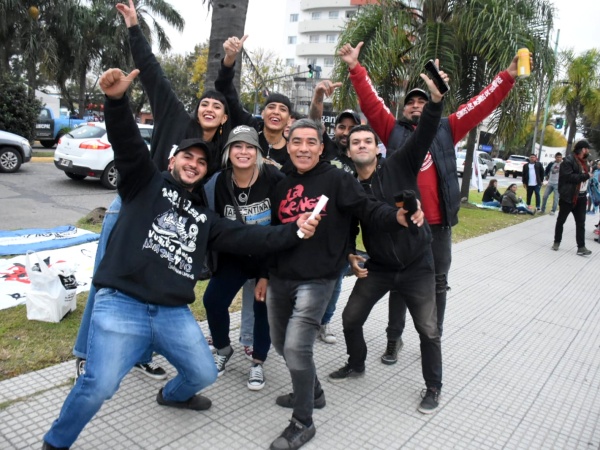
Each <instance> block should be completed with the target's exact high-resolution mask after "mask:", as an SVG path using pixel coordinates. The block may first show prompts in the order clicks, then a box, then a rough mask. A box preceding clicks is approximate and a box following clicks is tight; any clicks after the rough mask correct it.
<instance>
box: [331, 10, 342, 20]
mask: <svg viewBox="0 0 600 450" xmlns="http://www.w3.org/2000/svg"><path fill="white" fill-rule="evenodd" d="M339 16H340V13H339V11H329V18H330V19H337V18H338V17H339Z"/></svg>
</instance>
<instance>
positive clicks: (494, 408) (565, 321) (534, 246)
mask: <svg viewBox="0 0 600 450" xmlns="http://www.w3.org/2000/svg"><path fill="white" fill-rule="evenodd" d="M490 214H498V213H497V212H493V211H490ZM555 217H556V216H548V215H545V216H541V217H537V218H535V219H533V220H531V221H527V222H525V223H522V224H519V225H516V226H513V227H510V228H506V229H503V230H500V231H497V232H494V233H491V234H488V235H485V236H481V237H478V238H475V239H470V240H468V241H465V242H462V243H460V244H457V245H455V246H454V253H453V255H454V258H453V265H452V272H451V274H450V285H451V287H452V290H451V291H450V292H449V298H448V308H447V311H446V322H445V327H444V329H445V335H444V338H443V345H442V349H443V355H444V388H443V391H442V399H441V405H440V409H439V410H438V411H437V413H436V414H433V415H431V416H425V415H422V414H420V413H419V412H417V410H416V408H417V405H418V403H419V400H420V392H421V389H422V388H423V387H424V385H423V380H422V376H421V362H420V356H419V342H418V337H417V334H416V332H415V331H414V328H413V327H412V324H410V323H409V324H408V326H407V332H406V333H405V335H404V343H405V345H404V349H403V350H402V352H401V353H400V360H399V362H398V363H397V364H396V365H393V366H385V365H383V364H381V362H380V361H379V356H380V354H381V353H382V351H383V350H384V348H385V343H386V340H385V332H384V330H385V327H386V323H387V301H384V300H382V301H381V302H380V303H379V304H378V305H377V306H376V307H375V309H374V310H373V313H372V314H371V317H370V318H369V320H368V322H367V324H366V329H365V336H366V338H367V340H368V345H369V349H370V354H369V356H368V359H367V375H366V376H365V377H364V378H361V379H358V380H350V381H347V382H345V383H337V384H332V383H329V382H327V380H326V377H327V374H328V373H330V372H331V371H333V370H335V369H337V368H339V367H340V366H342V365H343V364H344V362H345V357H346V355H345V346H344V343H343V334H342V328H341V319H340V317H341V314H340V312H341V309H342V308H343V305H344V304H345V303H346V299H347V297H348V295H349V293H350V291H351V289H352V286H353V284H354V278H347V279H346V280H345V283H344V286H343V292H342V297H341V298H340V303H339V305H338V306H339V309H338V312H336V315H335V316H334V321H333V322H332V326H333V329H334V331H335V333H336V335H337V337H338V343H337V344H336V345H328V344H324V343H322V342H320V341H319V342H317V343H316V346H315V351H316V354H315V360H316V365H317V369H318V373H319V376H320V378H321V381H322V383H323V387H324V389H325V393H326V398H327V406H326V408H324V409H322V410H317V411H316V412H315V417H314V418H315V423H316V426H317V435H316V437H315V438H314V439H313V440H312V441H311V442H310V443H309V444H307V445H306V446H305V448H306V449H307V450H309V449H344V450H345V449H399V448H407V449H411V448H414V449H448V448H477V449H480V448H484V449H487V448H506V449H516V448H522V449H538V448H548V449H555V448H561V449H591V448H595V449H597V448H599V447H600V406H599V405H600V326H599V325H598V324H600V302H599V299H600V277H599V275H600V245H598V244H597V243H596V242H594V241H593V240H592V237H593V234H592V230H593V229H594V228H593V225H594V223H595V221H596V220H597V217H596V216H594V217H591V216H588V220H587V224H586V229H587V233H586V236H587V246H588V248H590V249H591V250H592V251H593V254H592V255H591V256H590V257H581V256H577V255H576V254H575V252H576V246H575V230H574V223H573V219H572V218H571V217H569V219H568V221H567V224H566V226H565V232H564V239H563V243H562V245H561V249H560V250H559V251H558V252H554V251H552V250H551V249H550V246H551V245H552V237H553V230H554V223H555ZM232 324H233V326H239V313H238V314H237V315H236V316H235V318H234V320H233V321H232ZM236 324H237V325H236ZM202 326H203V327H205V324H203V325H202ZM235 333H237V330H235V331H233V332H232V335H234V334H235ZM157 360H158V361H159V362H160V363H164V364H166V363H165V361H164V359H162V357H161V358H157ZM249 366H250V363H249V362H248V361H247V360H246V359H245V358H244V356H243V352H242V350H241V347H239V346H237V347H235V353H234V356H233V358H232V359H231V361H230V362H229V364H228V366H227V372H226V373H225V374H224V375H223V376H222V377H220V378H219V380H218V381H217V382H216V383H215V384H214V385H213V386H212V387H211V388H209V389H207V390H206V392H205V394H206V395H207V396H208V397H210V398H211V399H212V400H213V407H212V409H211V410H210V411H208V412H192V411H181V410H173V409H170V408H164V407H161V406H159V405H157V403H156V401H155V397H156V393H157V392H158V389H159V388H160V387H161V386H162V384H163V383H162V382H157V381H152V380H149V379H148V378H146V377H144V376H143V375H142V374H140V373H139V372H132V373H130V374H129V375H128V376H127V377H126V378H125V379H124V381H123V383H122V385H121V388H120V390H119V392H118V393H117V394H116V395H115V397H114V398H113V399H112V400H110V401H108V402H106V403H105V405H104V407H103V408H102V410H101V411H100V413H99V414H98V415H97V416H96V418H95V419H94V420H93V421H92V422H91V423H90V424H89V425H88V426H87V427H86V429H85V430H84V431H83V433H82V434H81V436H80V438H79V440H78V441H77V442H76V444H75V445H74V446H73V448H74V449H108V448H110V449H174V450H175V449H192V448H193V449H265V448H268V446H269V444H270V442H271V441H272V440H273V439H275V438H276V437H277V436H278V435H279V433H280V432H281V431H282V430H283V429H284V428H285V427H286V426H287V420H288V419H289V417H290V416H291V412H290V411H289V410H285V409H282V408H280V407H278V406H277V405H275V397H276V396H277V395H280V394H283V393H287V392H289V391H290V389H291V383H290V379H289V375H288V372H287V370H286V368H285V366H284V363H283V361H282V358H281V357H279V356H278V355H276V354H275V353H274V352H271V355H270V358H269V360H268V361H267V363H266V365H265V371H266V372H265V374H266V377H267V385H266V387H265V389H263V390H262V391H259V392H251V391H249V390H248V389H247V387H246V380H247V372H248V369H249ZM73 369H74V363H73V362H68V363H64V364H61V365H58V366H55V367H51V368H48V369H45V370H41V371H39V372H35V373H31V374H27V375H23V376H21V377H18V378H14V379H11V380H7V381H4V382H2V383H0V408H3V409H0V449H26V448H27V449H28V448H34V449H38V448H41V441H42V436H43V435H44V433H45V432H46V431H47V430H48V428H49V426H50V424H51V422H52V421H53V420H54V419H55V418H56V417H57V415H58V412H59V409H60V406H61V405H62V402H63V400H64V398H65V396H66V394H67V393H68V391H69V389H70V386H71V383H72V380H71V377H72V375H73ZM168 371H169V375H171V376H172V375H174V370H173V368H172V367H171V366H168Z"/></svg>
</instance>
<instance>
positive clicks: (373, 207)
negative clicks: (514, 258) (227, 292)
mask: <svg viewBox="0 0 600 450" xmlns="http://www.w3.org/2000/svg"><path fill="white" fill-rule="evenodd" d="M322 139H323V138H322V130H321V128H320V124H319V125H318V124H317V123H315V122H314V121H312V120H310V119H300V120H298V121H296V122H294V124H293V125H292V126H291V128H290V134H289V142H288V152H289V154H290V158H291V161H292V163H293V165H294V170H293V171H292V173H291V174H290V175H288V176H287V177H286V178H285V179H283V180H282V181H281V182H280V183H279V184H278V185H277V187H276V188H275V191H274V194H273V196H272V205H273V208H274V209H275V211H276V214H275V216H274V217H273V222H272V223H273V224H278V223H282V224H285V223H289V222H296V221H297V220H298V217H299V215H301V214H302V213H303V212H305V211H310V210H313V209H314V208H315V205H316V204H317V202H318V201H319V199H320V197H321V196H322V195H325V196H327V197H328V199H329V200H328V202H327V205H326V206H325V208H324V209H323V211H322V212H321V217H322V219H321V222H320V224H319V228H318V229H317V231H316V232H315V235H314V237H313V239H310V240H309V241H306V242H304V243H303V245H301V246H297V247H296V248H294V249H292V250H290V251H289V252H285V254H283V253H276V254H274V255H273V257H272V262H271V265H270V270H269V275H270V279H269V285H268V288H267V312H268V317H269V327H270V332H271V342H272V344H273V347H274V348H275V350H276V351H277V353H279V354H280V355H282V356H283V357H284V359H285V361H286V364H287V367H288V369H289V371H290V375H291V378H292V385H293V389H294V391H293V393H291V394H287V395H282V396H280V397H278V398H277V400H276V403H277V404H278V405H280V406H283V407H288V408H293V415H292V419H291V421H290V424H289V426H288V427H287V428H286V429H285V430H284V431H283V433H282V434H281V436H279V437H278V438H277V439H276V440H275V441H274V442H273V443H272V444H271V449H275V450H279V449H290V448H293V449H296V448H299V447H301V446H302V445H303V444H304V443H306V442H308V441H309V440H310V439H312V437H313V436H314V435H315V433H316V429H315V425H314V423H313V418H312V413H313V408H314V407H315V406H317V407H323V406H324V405H325V394H324V392H323V390H322V388H321V385H320V383H319V380H318V379H317V376H316V370H315V363H314V360H313V346H314V343H315V339H316V337H317V334H318V333H319V330H320V326H321V318H322V317H323V313H324V312H325V309H326V308H327V304H328V302H329V299H330V298H331V294H332V292H333V289H334V286H335V283H336V280H337V278H338V275H339V273H340V270H341V268H342V267H343V266H344V265H345V264H346V256H347V246H348V239H349V235H350V226H351V220H352V216H357V217H358V218H359V219H360V220H361V221H363V222H365V223H369V226H372V227H373V229H378V230H379V231H381V232H393V231H397V230H400V229H402V228H403V227H406V226H407V217H406V211H405V210H403V209H397V208H396V207H392V206H390V205H388V204H385V203H383V202H376V201H373V200H370V199H369V198H368V197H367V195H366V194H365V192H364V191H363V190H362V188H361V187H360V185H359V184H358V183H357V182H356V179H355V178H354V177H353V176H352V175H350V174H349V173H347V172H345V171H343V170H339V169H337V168H336V167H334V166H333V165H331V164H330V163H329V162H328V161H322V160H320V156H321V154H322V152H323V140H322ZM411 220H412V221H413V223H414V222H417V223H419V224H420V223H422V213H421V212H420V211H417V212H416V213H415V214H413V215H412V216H411ZM304 244H308V245H304Z"/></svg>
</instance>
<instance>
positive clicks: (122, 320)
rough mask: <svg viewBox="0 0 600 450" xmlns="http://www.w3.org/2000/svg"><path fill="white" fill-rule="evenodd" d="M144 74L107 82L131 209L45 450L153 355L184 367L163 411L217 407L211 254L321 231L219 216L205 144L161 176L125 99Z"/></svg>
mask: <svg viewBox="0 0 600 450" xmlns="http://www.w3.org/2000/svg"><path fill="white" fill-rule="evenodd" d="M138 74H139V70H137V69H136V70H134V71H132V72H131V74H129V75H125V74H124V73H123V72H122V71H121V70H120V69H109V70H107V71H106V72H104V74H102V76H101V77H100V81H99V86H100V88H101V89H102V91H103V92H104V93H105V95H106V103H105V108H104V110H105V117H106V130H107V134H108V139H109V140H110V142H111V143H112V145H113V149H114V152H115V165H116V167H117V169H118V170H119V174H120V176H121V180H120V183H119V186H118V190H119V195H120V196H121V198H122V200H123V205H122V209H121V212H120V214H119V218H118V219H117V222H116V224H115V227H114V229H113V231H112V233H111V235H110V238H109V242H108V246H107V249H106V254H105V256H104V258H103V259H102V261H101V263H100V265H99V267H98V270H97V271H96V273H95V275H94V279H93V283H94V285H95V286H96V287H97V288H98V293H97V294H96V297H95V304H94V309H93V313H92V319H91V324H90V332H89V337H88V353H87V357H88V358H87V362H86V366H85V373H84V374H83V375H81V376H80V377H78V379H77V382H76V383H75V386H74V387H73V389H72V390H71V392H70V393H69V395H68V397H67V399H66V400H65V403H64V404H63V407H62V410H61V412H60V415H59V417H58V419H57V420H56V421H55V422H54V423H53V424H52V427H51V428H50V430H49V431H48V433H47V434H46V435H45V436H44V445H43V448H44V449H57V448H58V449H61V448H69V447H70V446H71V445H72V444H73V443H74V442H75V440H76V439H77V437H78V436H79V434H80V433H81V431H82V430H83V428H84V427H85V425H86V424H87V423H88V422H89V421H90V420H91V419H92V417H94V415H95V414H96V412H97V411H98V410H99V409H100V407H101V406H102V404H103V403H104V401H105V400H107V399H109V398H111V397H112V396H113V395H114V393H115V392H116V391H117V389H118V387H119V384H120V382H121V380H122V379H123V377H124V376H125V375H126V374H127V373H128V372H129V370H130V369H131V368H132V367H133V365H134V364H135V363H136V362H137V361H139V359H140V357H141V356H142V355H143V354H144V353H145V352H146V351H147V350H148V349H151V350H156V351H157V352H159V353H161V354H162V355H164V356H165V357H166V358H167V359H168V360H169V361H170V362H171V363H172V365H173V366H174V367H175V368H176V370H177V375H176V376H175V378H173V379H172V380H170V381H169V382H168V383H167V384H166V385H165V386H164V387H163V388H162V389H160V390H159V392H158V395H157V397H156V401H157V402H158V404H160V405H163V406H170V407H174V408H182V409H191V410H196V411H201V410H206V409H208V408H210V406H211V401H210V400H209V399H207V398H206V397H203V396H201V395H199V394H197V392H200V391H201V390H202V389H204V388H206V387H207V386H209V385H210V384H212V383H213V382H214V381H215V379H216V378H217V369H216V368H215V365H214V362H213V357H212V354H211V352H210V350H209V348H208V345H207V343H206V340H205V339H204V336H203V334H202V331H201V330H200V328H199V326H198V324H197V322H196V320H195V319H194V316H193V315H192V313H191V311H190V309H189V306H188V305H189V304H190V303H192V302H193V301H194V300H195V294H194V287H195V285H196V279H197V276H198V274H199V273H200V271H201V270H202V266H203V263H204V259H205V255H206V252H207V248H208V247H210V248H211V249H214V250H218V251H228V252H231V253H237V254H248V253H254V254H261V253H263V254H264V253H266V252H276V251H281V250H284V249H287V248H291V247H293V246H295V245H296V244H297V243H299V242H300V239H299V238H298V236H297V231H298V230H299V229H300V230H301V231H302V232H304V233H306V236H308V237H310V236H312V235H313V234H314V230H315V227H316V224H317V221H310V223H307V224H304V222H303V221H306V220H308V217H309V214H308V213H306V214H303V215H302V218H300V219H299V220H298V221H296V222H295V223H292V224H288V225H284V226H281V227H253V226H246V225H243V224H241V223H239V222H233V221H231V220H227V219H223V218H219V217H218V215H217V214H216V213H215V212H213V211H211V210H210V209H209V208H208V207H206V205H205V204H204V198H203V196H202V195H201V194H202V190H201V189H202V186H201V184H200V183H201V181H202V178H203V177H204V176H205V175H206V172H207V170H208V169H207V168H208V163H209V160H208V158H209V157H208V155H209V154H210V152H209V148H208V146H207V145H206V143H205V142H204V141H202V140H200V139H187V140H184V141H182V142H181V143H180V145H179V146H178V147H177V148H176V149H175V151H174V152H173V156H172V157H171V158H170V160H169V165H168V171H164V172H160V171H159V170H158V168H157V167H156V166H155V164H154V163H153V162H152V160H151V158H150V154H149V152H148V148H147V146H146V144H145V142H144V140H143V139H142V136H141V135H140V132H139V129H138V127H137V125H136V123H135V121H134V119H133V116H132V115H131V108H130V105H129V101H128V99H127V97H126V96H125V92H126V90H127V88H128V87H129V85H130V84H131V82H132V81H133V80H134V79H135V77H136V76H137V75H138Z"/></svg>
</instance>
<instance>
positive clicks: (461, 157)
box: [456, 152, 488, 180]
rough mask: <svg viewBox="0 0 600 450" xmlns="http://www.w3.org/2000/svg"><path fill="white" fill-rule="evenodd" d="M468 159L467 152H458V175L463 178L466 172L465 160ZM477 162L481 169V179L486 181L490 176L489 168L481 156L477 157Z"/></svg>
mask: <svg viewBox="0 0 600 450" xmlns="http://www.w3.org/2000/svg"><path fill="white" fill-rule="evenodd" d="M466 157H467V152H457V153H456V173H457V174H458V176H459V177H462V176H463V172H464V171H465V159H466ZM477 162H478V167H479V172H480V173H481V178H483V179H484V180H485V179H486V177H487V176H488V166H487V164H486V163H485V162H484V161H483V160H482V159H481V156H479V155H478V156H477Z"/></svg>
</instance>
